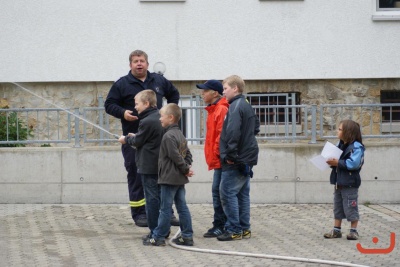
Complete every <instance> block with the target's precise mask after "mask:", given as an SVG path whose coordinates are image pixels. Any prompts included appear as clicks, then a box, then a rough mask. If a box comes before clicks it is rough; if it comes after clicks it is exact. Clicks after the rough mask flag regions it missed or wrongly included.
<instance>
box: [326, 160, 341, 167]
mask: <svg viewBox="0 0 400 267" xmlns="http://www.w3.org/2000/svg"><path fill="white" fill-rule="evenodd" d="M326 163H327V164H328V165H329V166H331V167H336V166H337V165H338V159H333V158H331V159H328V160H327V161H326Z"/></svg>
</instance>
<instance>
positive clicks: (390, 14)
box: [372, 0, 400, 21]
mask: <svg viewBox="0 0 400 267" xmlns="http://www.w3.org/2000/svg"><path fill="white" fill-rule="evenodd" d="M379 1H380V0H372V20H374V21H385V20H400V7H399V8H379Z"/></svg>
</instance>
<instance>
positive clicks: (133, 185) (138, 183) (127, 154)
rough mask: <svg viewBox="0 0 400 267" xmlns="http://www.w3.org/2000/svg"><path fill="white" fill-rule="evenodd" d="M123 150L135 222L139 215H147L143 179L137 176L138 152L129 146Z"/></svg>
mask: <svg viewBox="0 0 400 267" xmlns="http://www.w3.org/2000/svg"><path fill="white" fill-rule="evenodd" d="M121 150H122V155H123V157H124V165H125V169H126V171H127V172H128V175H127V178H128V190H129V205H130V207H131V215H132V219H133V220H135V219H136V218H137V217H138V216H139V215H141V214H146V210H145V200H144V191H143V185H142V179H141V178H140V175H139V174H137V168H136V163H135V155H136V150H135V149H134V148H132V147H131V146H130V145H127V144H125V145H122V146H121Z"/></svg>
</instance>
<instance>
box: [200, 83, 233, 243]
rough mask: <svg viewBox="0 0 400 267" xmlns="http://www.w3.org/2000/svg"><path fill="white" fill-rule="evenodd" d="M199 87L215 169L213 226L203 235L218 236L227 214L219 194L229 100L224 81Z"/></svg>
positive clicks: (210, 160) (206, 151)
mask: <svg viewBox="0 0 400 267" xmlns="http://www.w3.org/2000/svg"><path fill="white" fill-rule="evenodd" d="M196 87H197V88H198V89H202V92H201V96H202V98H203V101H204V103H205V104H207V107H206V108H205V109H206V110H207V112H208V116H207V134H206V141H205V144H204V155H205V157H206V162H207V165H208V170H214V177H213V184H212V198H213V207H214V221H213V227H212V228H210V229H208V231H207V232H206V233H205V234H204V235H203V236H204V237H207V238H208V237H217V236H219V235H221V234H222V233H223V232H224V227H225V222H226V216H225V213H224V210H223V209H222V205H221V199H220V195H219V185H220V183H221V161H220V157H219V139H220V135H221V130H222V125H223V123H224V118H225V115H226V113H227V112H228V107H229V104H228V101H226V99H225V98H224V97H222V92H223V87H222V83H221V82H220V81H217V80H208V81H207V82H205V83H204V84H197V85H196Z"/></svg>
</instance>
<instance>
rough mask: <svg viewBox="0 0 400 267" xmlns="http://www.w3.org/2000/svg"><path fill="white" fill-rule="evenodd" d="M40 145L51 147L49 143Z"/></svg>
mask: <svg viewBox="0 0 400 267" xmlns="http://www.w3.org/2000/svg"><path fill="white" fill-rule="evenodd" d="M40 147H51V145H50V144H43V145H40Z"/></svg>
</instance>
